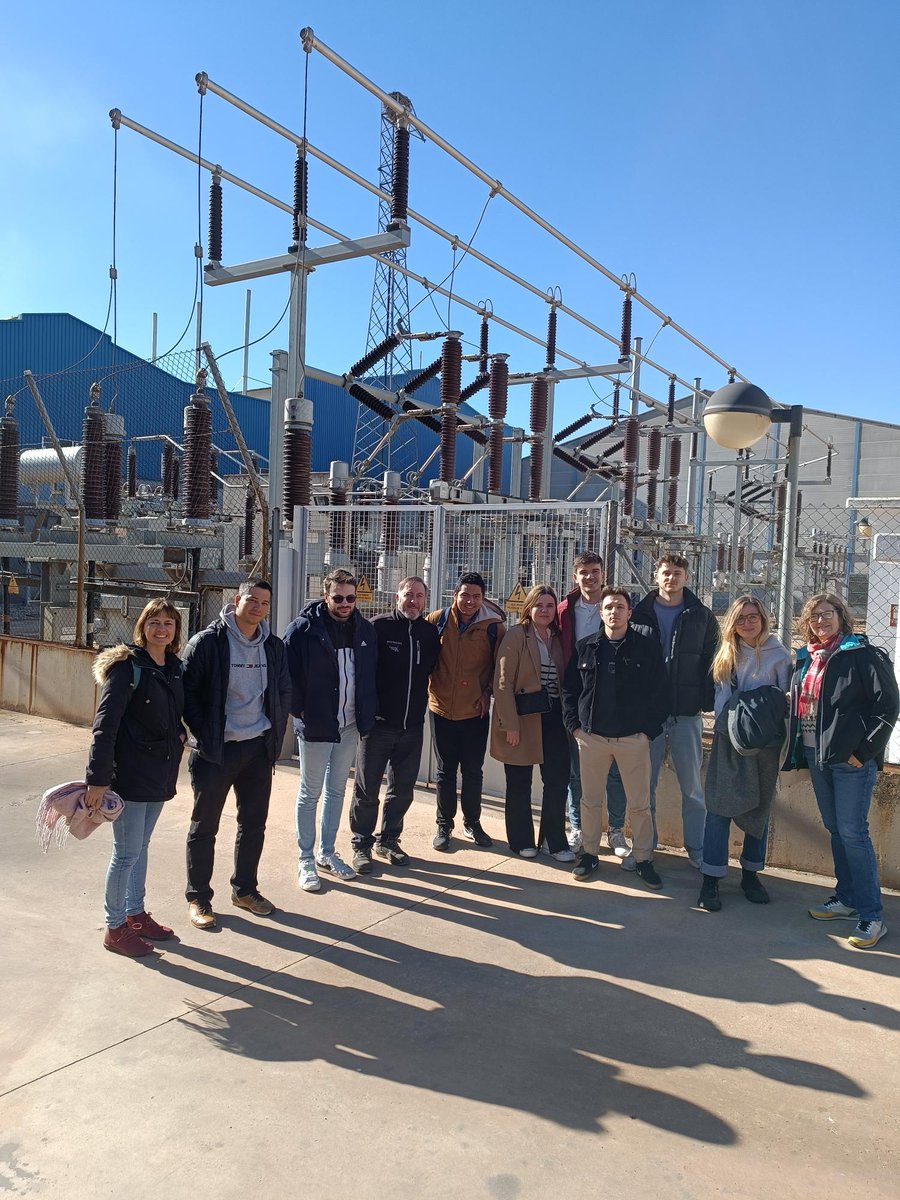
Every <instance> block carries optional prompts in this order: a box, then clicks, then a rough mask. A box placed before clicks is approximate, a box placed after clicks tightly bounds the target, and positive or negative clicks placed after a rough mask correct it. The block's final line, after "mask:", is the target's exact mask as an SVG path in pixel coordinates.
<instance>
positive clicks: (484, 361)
mask: <svg viewBox="0 0 900 1200" xmlns="http://www.w3.org/2000/svg"><path fill="white" fill-rule="evenodd" d="M478 353H479V355H480V357H479V359H478V369H479V370H480V371H486V370H487V369H488V319H487V317H482V318H481V342H480V344H479V347H478Z"/></svg>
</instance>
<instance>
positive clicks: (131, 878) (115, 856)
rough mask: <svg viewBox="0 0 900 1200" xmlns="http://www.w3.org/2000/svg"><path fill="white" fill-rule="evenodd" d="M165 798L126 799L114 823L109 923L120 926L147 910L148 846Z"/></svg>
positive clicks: (108, 879) (107, 904) (108, 889)
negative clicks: (145, 887) (127, 918)
mask: <svg viewBox="0 0 900 1200" xmlns="http://www.w3.org/2000/svg"><path fill="white" fill-rule="evenodd" d="M163 804H165V801H164V800H148V801H137V800H126V801H125V808H124V809H123V811H122V815H121V816H120V817H119V819H118V820H117V821H114V822H113V827H112V834H113V852H112V858H111V859H110V860H109V869H108V870H107V872H106V897H105V907H106V924H107V925H108V926H109V928H110V929H118V928H119V926H120V925H124V924H125V918H126V917H136V916H137V915H138V913H142V912H143V911H144V885H145V884H146V882H147V846H148V845H149V844H150V835H151V834H152V833H153V830H154V828H155V827H156V822H157V821H158V820H159V815H160V813H161V812H162V810H163Z"/></svg>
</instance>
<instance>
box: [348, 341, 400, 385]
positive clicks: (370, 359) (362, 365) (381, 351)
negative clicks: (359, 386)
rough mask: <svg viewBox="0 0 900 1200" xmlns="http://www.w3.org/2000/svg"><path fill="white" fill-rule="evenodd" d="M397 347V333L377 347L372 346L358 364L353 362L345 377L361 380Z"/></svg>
mask: <svg viewBox="0 0 900 1200" xmlns="http://www.w3.org/2000/svg"><path fill="white" fill-rule="evenodd" d="M399 345H400V335H399V334H397V333H392V334H390V335H389V336H388V337H386V338H385V339H384V341H383V342H379V343H378V345H377V346H373V348H372V349H371V350H370V351H369V353H368V354H364V355H363V356H362V358H361V359H360V360H359V361H358V362H355V363H354V364H353V366H352V367H351V368H350V370H349V371H348V372H347V375H348V376H352V377H353V378H354V379H361V378H362V377H363V376H364V375H365V374H366V373H367V372H368V371H369V370H370V369H371V368H372V367H374V366H375V364H376V363H377V362H381V360H382V359H383V358H387V356H388V355H389V354H390V352H391V351H392V350H396V348H397V347H398V346H399Z"/></svg>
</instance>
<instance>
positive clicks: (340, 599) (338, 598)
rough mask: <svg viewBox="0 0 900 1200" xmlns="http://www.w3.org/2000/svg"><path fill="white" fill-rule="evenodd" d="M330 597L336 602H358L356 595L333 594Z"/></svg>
mask: <svg viewBox="0 0 900 1200" xmlns="http://www.w3.org/2000/svg"><path fill="white" fill-rule="evenodd" d="M330 599H331V600H333V601H334V603H335V604H355V603H356V597H355V596H331V597H330Z"/></svg>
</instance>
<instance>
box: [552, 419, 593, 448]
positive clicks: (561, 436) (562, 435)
mask: <svg viewBox="0 0 900 1200" xmlns="http://www.w3.org/2000/svg"><path fill="white" fill-rule="evenodd" d="M593 419H594V414H593V413H585V414H584V416H583V417H579V418H578V420H577V421H573V422H572V424H571V425H567V426H566V427H565V429H561V430H560V431H559V433H554V435H553V440H554V442H564V441H565V440H566V438H570V437H571V436H572V434H573V433H577V432H578V430H579V429H584V427H585V425H590V423H591V421H593Z"/></svg>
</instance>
